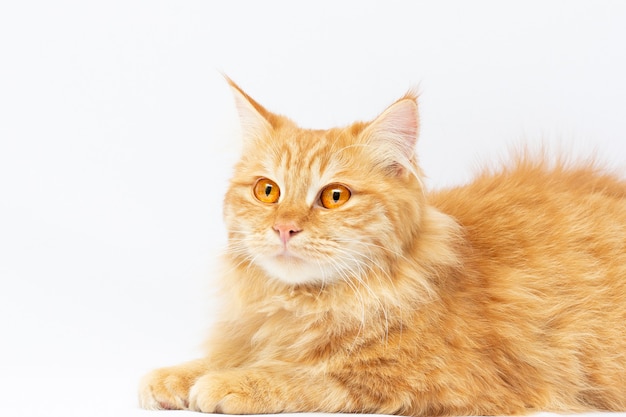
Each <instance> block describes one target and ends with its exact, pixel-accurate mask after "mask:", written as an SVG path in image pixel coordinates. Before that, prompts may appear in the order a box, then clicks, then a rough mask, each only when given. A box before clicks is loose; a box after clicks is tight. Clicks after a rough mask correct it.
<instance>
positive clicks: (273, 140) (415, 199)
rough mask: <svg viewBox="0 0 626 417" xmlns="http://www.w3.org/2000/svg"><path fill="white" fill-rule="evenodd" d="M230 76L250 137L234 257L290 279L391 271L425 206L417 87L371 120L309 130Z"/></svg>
mask: <svg viewBox="0 0 626 417" xmlns="http://www.w3.org/2000/svg"><path fill="white" fill-rule="evenodd" d="M229 82H230V84H231V87H232V89H233V93H234V95H235V102H236V106H237V110H238V113H239V116H240V121H241V127H242V135H243V141H244V146H243V152H242V155H241V159H240V161H239V162H238V164H237V166H236V168H235V173H234V176H233V178H232V180H231V183H230V187H229V190H228V192H227V194H226V197H225V203H224V215H225V220H226V224H227V228H228V233H229V256H231V257H234V258H235V259H234V261H236V262H237V263H244V264H252V265H253V266H254V267H259V268H260V269H261V270H263V271H264V272H265V273H266V274H267V275H268V277H269V278H270V279H272V278H273V279H277V280H280V281H282V282H284V283H287V284H312V283H320V284H322V283H323V284H328V283H333V282H336V281H339V280H344V281H354V280H359V279H364V277H365V276H367V275H371V274H375V275H378V276H382V275H388V274H389V273H390V270H391V269H392V268H393V264H394V262H396V261H397V260H398V258H401V257H402V256H403V253H405V251H406V250H408V247H409V246H411V245H412V244H413V242H414V240H415V237H416V236H417V234H418V233H419V227H420V226H419V225H420V217H421V210H422V207H423V200H424V196H423V189H422V185H421V180H420V175H421V173H420V171H419V168H418V166H417V163H416V158H415V154H414V145H415V142H416V140H417V134H418V127H419V121H418V111H417V102H416V96H415V94H414V93H408V94H406V95H405V96H403V97H402V98H401V99H399V100H398V101H396V102H395V103H393V104H392V105H391V106H389V107H388V108H387V109H386V110H385V111H384V112H383V113H382V114H380V115H379V116H378V117H377V118H376V119H374V120H373V121H371V122H368V123H362V122H357V123H354V124H352V125H350V126H347V127H343V128H332V129H328V130H309V129H302V128H300V127H298V126H297V125H296V124H295V123H294V122H292V121H291V120H289V119H287V118H285V117H283V116H279V115H276V114H273V113H271V112H269V111H267V110H266V109H265V108H263V107H262V106H261V105H259V104H258V103H257V102H256V101H254V100H253V99H252V98H250V97H249V96H248V95H247V94H246V93H244V92H243V90H241V89H240V88H239V87H238V86H237V85H235V84H234V83H233V82H232V81H230V80H229Z"/></svg>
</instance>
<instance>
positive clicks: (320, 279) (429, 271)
mask: <svg viewBox="0 0 626 417" xmlns="http://www.w3.org/2000/svg"><path fill="white" fill-rule="evenodd" d="M231 86H232V88H233V91H234V94H235V99H236V104H237V109H238V112H239V114H240V118H241V124H242V130H243V136H244V139H245V145H244V150H243V155H242V157H241V160H240V161H239V163H238V164H237V166H236V170H235V174H234V177H233V179H232V181H231V185H230V188H229V190H228V192H227V194H226V198H225V203H224V217H225V221H226V224H227V227H228V231H229V236H228V237H229V247H228V249H229V250H228V254H227V256H226V259H225V262H226V263H227V266H228V267H227V268H226V269H225V270H226V271H227V272H226V273H225V274H224V277H223V279H224V284H225V291H226V295H225V296H226V297H227V298H226V300H227V302H226V305H227V306H228V308H227V309H226V310H225V311H224V314H223V316H222V317H220V321H219V323H218V324H217V325H216V328H215V329H214V332H213V334H212V338H211V341H210V343H209V351H208V353H207V355H206V357H204V358H202V359H199V360H196V361H193V362H189V363H184V364H182V365H178V366H174V367H170V368H163V369H158V370H156V371H153V372H152V373H150V374H148V375H147V376H146V377H145V378H144V379H143V381H142V383H141V388H140V402H141V405H142V407H144V408H149V409H191V410H199V411H204V412H218V413H228V414H231V413H232V414H250V413H279V412H349V413H385V414H404V415H416V416H417V415H498V414H521V413H529V412H534V411H539V410H544V411H556V412H572V411H584V410H626V182H625V181H624V180H623V179H619V178H618V177H617V176H615V175H611V174H609V173H606V172H604V171H602V170H601V169H599V168H598V167H596V166H595V165H594V164H592V163H587V164H579V165H574V164H567V163H564V162H557V163H548V162H546V161H545V159H544V160H542V159H541V158H538V159H537V158H535V159H533V158H531V157H529V156H528V155H526V154H524V155H523V156H520V157H518V158H517V159H516V160H515V162H514V163H512V164H511V166H508V167H504V168H502V169H500V170H499V171H493V172H491V171H489V172H484V173H483V174H481V175H480V176H478V178H476V179H475V180H474V181H473V182H472V183H471V184H469V185H466V186H462V187H458V188H453V189H449V190H444V191H438V192H429V191H427V190H425V189H424V186H423V184H422V181H421V176H422V173H421V170H420V168H419V166H418V164H417V159H416V157H415V154H414V150H413V149H414V145H415V142H416V139H417V133H418V127H419V123H418V111H417V104H416V97H415V95H414V94H412V93H408V94H407V95H405V96H404V97H402V98H401V99H400V100H398V101H397V102H395V103H394V104H392V105H391V106H390V107H389V108H387V109H386V110H385V111H384V112H383V113H382V114H381V115H380V116H378V117H377V118H376V119H375V120H374V121H372V122H369V123H354V124H353V125H351V126H348V127H345V128H334V129H329V130H305V129H301V128H299V127H298V126H296V125H295V124H294V123H293V122H292V121H290V120H289V119H287V118H285V117H282V116H279V115H275V114H273V113H270V112H269V111H267V110H266V109H264V108H263V107H262V106H261V105H259V104H258V103H256V102H255V101H254V100H252V99H251V98H250V97H249V96H248V95H246V94H245V93H244V92H243V91H242V90H241V89H240V88H239V87H237V86H236V85H235V84H234V83H232V82H231Z"/></svg>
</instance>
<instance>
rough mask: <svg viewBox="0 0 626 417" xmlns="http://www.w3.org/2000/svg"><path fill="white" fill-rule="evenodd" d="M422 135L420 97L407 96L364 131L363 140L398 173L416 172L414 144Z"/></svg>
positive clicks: (409, 94)
mask: <svg viewBox="0 0 626 417" xmlns="http://www.w3.org/2000/svg"><path fill="white" fill-rule="evenodd" d="M418 133H419V114H418V109H417V96H416V94H415V93H413V92H409V93H407V94H406V95H405V96H404V97H402V98H401V99H400V100H398V101H396V102H395V103H393V104H392V105H391V106H389V107H388V108H387V109H386V110H385V111H384V112H383V113H382V114H381V115H380V116H378V117H377V118H376V119H375V120H374V121H373V122H370V124H369V125H368V126H367V127H366V128H365V130H364V131H363V133H362V134H361V135H362V137H363V138H364V139H365V141H366V143H367V144H368V145H369V146H371V147H372V151H373V152H374V155H375V158H377V159H378V160H379V162H380V163H381V164H384V165H385V168H390V169H391V170H392V171H393V172H396V173H398V174H400V173H402V172H405V171H408V172H412V173H415V167H414V165H413V160H414V159H415V153H414V149H415V143H416V142H417V136H418Z"/></svg>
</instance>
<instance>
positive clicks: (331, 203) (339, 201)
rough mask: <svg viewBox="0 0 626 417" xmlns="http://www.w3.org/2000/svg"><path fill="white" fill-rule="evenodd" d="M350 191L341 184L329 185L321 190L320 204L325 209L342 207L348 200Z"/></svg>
mask: <svg viewBox="0 0 626 417" xmlns="http://www.w3.org/2000/svg"><path fill="white" fill-rule="evenodd" d="M351 195H352V193H350V190H348V187H346V186H343V185H341V184H331V185H329V186H327V187H326V188H324V189H323V190H322V195H321V196H320V202H321V203H322V206H324V207H325V208H327V209H334V208H337V207H341V206H343V205H344V204H345V203H346V201H348V200H349V199H350V196H351Z"/></svg>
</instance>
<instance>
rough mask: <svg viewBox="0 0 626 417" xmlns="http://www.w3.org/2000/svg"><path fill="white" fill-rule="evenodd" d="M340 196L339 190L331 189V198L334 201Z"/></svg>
mask: <svg viewBox="0 0 626 417" xmlns="http://www.w3.org/2000/svg"><path fill="white" fill-rule="evenodd" d="M340 197H341V191H339V190H333V200H334V201H335V203H336V202H337V201H339V198H340Z"/></svg>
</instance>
